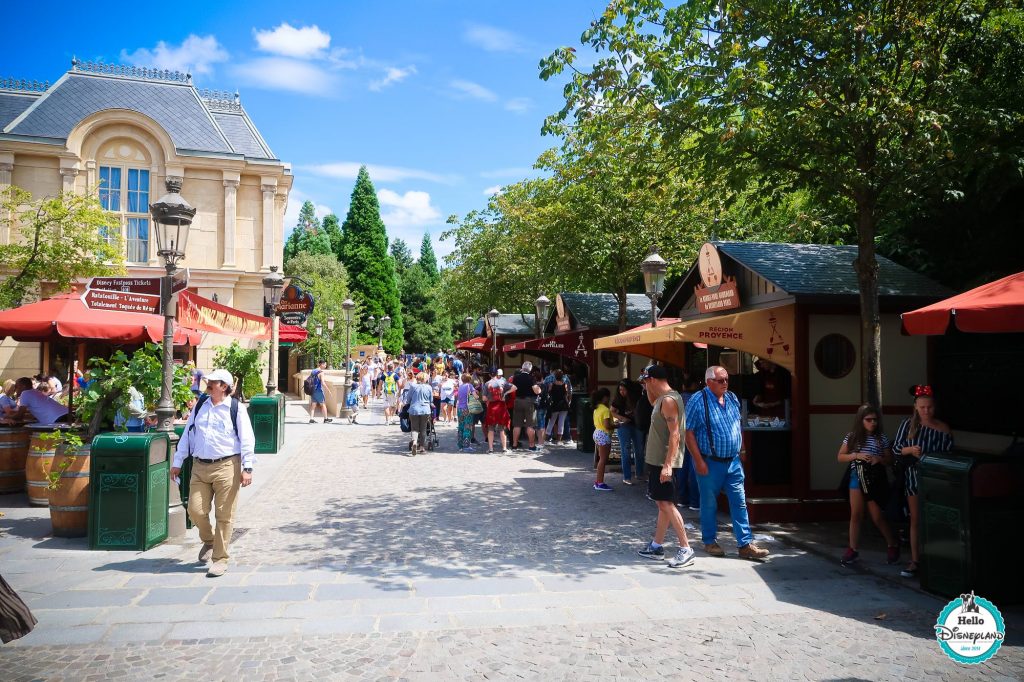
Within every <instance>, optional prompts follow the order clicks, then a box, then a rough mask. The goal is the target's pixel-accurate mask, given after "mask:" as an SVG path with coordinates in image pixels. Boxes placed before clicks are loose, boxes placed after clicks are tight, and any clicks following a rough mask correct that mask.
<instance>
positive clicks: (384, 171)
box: [302, 161, 459, 185]
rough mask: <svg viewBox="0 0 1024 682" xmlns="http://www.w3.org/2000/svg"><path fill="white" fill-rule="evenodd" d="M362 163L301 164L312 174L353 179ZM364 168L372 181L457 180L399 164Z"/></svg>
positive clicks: (449, 176) (451, 176) (456, 178)
mask: <svg viewBox="0 0 1024 682" xmlns="http://www.w3.org/2000/svg"><path fill="white" fill-rule="evenodd" d="M362 165H363V164H362V163H359V162H358V161H335V162H332V163H321V164H314V165H311V166H302V170H305V171H307V172H309V173H313V174H314V175H321V176H324V177H328V178H336V179H338V180H355V179H356V176H357V175H358V174H359V167H360V166H362ZM366 170H367V171H368V172H369V173H370V179H371V180H373V181H374V182H401V181H403V180H427V181H429V182H439V183H441V184H445V185H451V184H455V183H456V182H458V180H459V177H458V176H457V175H441V174H439V173H432V172H430V171H425V170H420V169H418V168H402V167H399V166H377V165H374V164H366Z"/></svg>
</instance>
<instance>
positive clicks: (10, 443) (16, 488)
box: [0, 428, 29, 493]
mask: <svg viewBox="0 0 1024 682" xmlns="http://www.w3.org/2000/svg"><path fill="white" fill-rule="evenodd" d="M28 441H29V432H28V431H26V430H25V429H22V428H0V493H20V492H21V491H23V490H24V489H25V460H26V459H27V458H28Z"/></svg>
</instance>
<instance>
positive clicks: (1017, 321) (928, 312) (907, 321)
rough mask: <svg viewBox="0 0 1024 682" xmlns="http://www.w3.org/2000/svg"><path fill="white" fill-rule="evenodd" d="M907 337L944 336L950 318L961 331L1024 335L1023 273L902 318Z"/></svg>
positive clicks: (920, 309) (904, 315)
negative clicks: (920, 335)
mask: <svg viewBox="0 0 1024 682" xmlns="http://www.w3.org/2000/svg"><path fill="white" fill-rule="evenodd" d="M901 318H902V319H903V331H904V332H906V333H907V334H912V335H913V334H945V333H946V330H947V329H949V323H950V319H951V318H952V321H953V324H954V325H956V328H957V329H959V330H960V331H962V332H974V333H990V334H996V333H1012V332H1024V272H1018V273H1017V274H1016V275H1010V276H1009V277H1004V278H1002V279H999V280H996V281H995V282H990V283H988V284H983V285H982V286H980V287H978V288H976V289H971V290H970V291H965V292H964V293H962V294H959V295H957V296H953V297H952V298H947V299H946V300H944V301H939V302H938V303H933V304H931V305H929V306H925V307H924V308H919V309H917V310H913V311H911V312H909V313H903V315H901Z"/></svg>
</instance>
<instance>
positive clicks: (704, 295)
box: [693, 242, 740, 313]
mask: <svg viewBox="0 0 1024 682" xmlns="http://www.w3.org/2000/svg"><path fill="white" fill-rule="evenodd" d="M697 267H698V269H699V270H700V279H701V281H702V282H703V283H704V286H703V287H702V286H700V285H698V286H696V287H694V291H693V296H694V300H695V301H696V303H697V310H699V311H700V312H702V313H718V312H722V311H723V310H732V309H733V308H739V307H740V292H739V289H737V287H736V280H735V279H734V278H732V277H725V276H724V275H723V273H722V259H721V257H720V256H719V255H718V249H717V248H716V247H715V245H714V244H712V243H711V242H707V243H705V244H704V245H703V246H701V247H700V253H699V255H698V256H697Z"/></svg>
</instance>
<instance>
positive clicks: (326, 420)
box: [324, 419, 334, 424]
mask: <svg viewBox="0 0 1024 682" xmlns="http://www.w3.org/2000/svg"><path fill="white" fill-rule="evenodd" d="M332 421H334V420H333V419H324V424H330V423H331V422H332Z"/></svg>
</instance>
